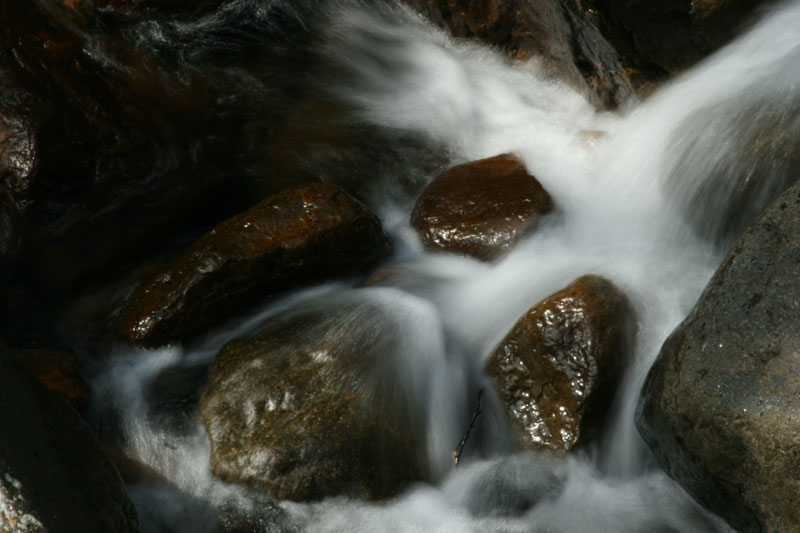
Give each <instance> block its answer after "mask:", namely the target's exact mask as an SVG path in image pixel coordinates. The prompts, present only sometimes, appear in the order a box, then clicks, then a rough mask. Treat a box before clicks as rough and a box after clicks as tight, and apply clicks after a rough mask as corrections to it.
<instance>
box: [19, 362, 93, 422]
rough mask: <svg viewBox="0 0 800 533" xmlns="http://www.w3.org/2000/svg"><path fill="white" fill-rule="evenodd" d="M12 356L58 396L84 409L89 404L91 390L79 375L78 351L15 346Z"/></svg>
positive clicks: (78, 408) (78, 409) (75, 407)
mask: <svg viewBox="0 0 800 533" xmlns="http://www.w3.org/2000/svg"><path fill="white" fill-rule="evenodd" d="M11 356H12V357H13V358H14V359H15V360H16V361H17V363H18V364H19V365H20V366H22V367H23V368H24V369H25V370H27V371H28V372H29V373H30V374H31V375H32V376H33V377H35V378H36V380H37V381H38V382H39V383H41V384H42V385H44V387H45V388H46V389H48V390H50V391H51V392H53V393H54V394H55V395H56V396H57V397H58V398H60V399H61V400H62V401H64V402H65V403H67V404H69V405H71V406H72V407H73V408H74V409H76V410H77V411H81V410H82V409H83V408H84V407H86V405H87V404H88V403H89V397H90V396H91V394H92V390H91V388H90V387H89V384H88V383H87V382H86V380H84V379H83V378H82V377H81V375H80V365H79V364H78V359H77V358H76V357H75V354H73V353H72V352H70V351H69V350H64V349H48V348H21V349H13V350H12V351H11Z"/></svg>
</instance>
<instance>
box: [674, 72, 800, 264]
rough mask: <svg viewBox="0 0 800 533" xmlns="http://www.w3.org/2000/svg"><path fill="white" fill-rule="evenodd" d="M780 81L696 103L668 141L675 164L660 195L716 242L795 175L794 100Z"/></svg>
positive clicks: (797, 111)
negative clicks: (702, 106)
mask: <svg viewBox="0 0 800 533" xmlns="http://www.w3.org/2000/svg"><path fill="white" fill-rule="evenodd" d="M784 87H786V82H785V81H783V82H782V83H774V84H772V85H771V86H770V87H766V88H763V89H761V90H760V91H759V92H758V93H756V94H755V95H753V94H745V95H742V98H737V99H732V100H731V101H729V102H721V103H717V104H714V105H710V106H708V107H707V108H705V109H701V110H699V111H698V112H696V113H694V114H693V116H692V117H691V118H690V119H689V120H686V121H685V122H684V123H683V124H681V125H680V126H678V127H677V128H676V130H675V132H674V134H673V136H672V139H671V140H670V151H671V152H673V153H675V154H676V156H674V157H675V159H676V163H675V166H674V167H673V168H671V169H669V173H668V175H667V180H666V181H665V182H664V194H665V196H666V197H668V198H672V201H673V202H675V203H676V205H677V206H678V207H679V208H680V209H681V211H682V212H683V213H684V216H685V217H686V219H687V220H688V221H689V222H690V224H691V227H692V228H693V229H694V231H695V232H696V233H697V234H698V235H700V236H701V237H703V238H705V239H708V240H710V241H712V242H714V243H715V244H716V245H718V246H719V247H720V248H723V249H727V248H728V247H729V246H730V245H732V244H733V242H734V241H735V240H736V239H737V238H738V237H739V235H741V234H742V232H744V230H745V229H747V227H748V226H750V224H752V223H753V222H754V221H755V220H756V219H757V218H758V216H759V215H760V214H761V213H762V212H763V211H764V209H765V208H766V207H767V206H768V205H769V204H770V203H771V202H772V201H773V200H774V199H775V198H777V197H778V196H779V195H780V194H781V193H782V192H783V191H785V190H786V189H787V188H788V187H789V186H790V185H792V184H793V183H794V182H795V181H797V179H798V177H800V121H798V120H797V117H798V116H800V102H798V101H797V99H796V98H795V97H794V96H793V95H792V94H791V93H789V92H788V91H786V90H785V89H783V88H784ZM721 136H724V138H725V143H724V144H723V145H722V146H720V143H719V138H720V137H721Z"/></svg>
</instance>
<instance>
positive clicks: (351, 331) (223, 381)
mask: <svg viewBox="0 0 800 533" xmlns="http://www.w3.org/2000/svg"><path fill="white" fill-rule="evenodd" d="M376 291H383V293H380V292H376ZM386 291H388V289H371V290H367V289H361V290H359V291H355V293H354V295H353V296H350V297H345V298H341V297H340V298H335V299H333V300H328V301H327V304H323V303H321V302H314V303H313V305H308V306H301V307H300V308H299V309H295V310H292V311H291V312H289V313H288V314H284V315H281V316H278V317H275V318H273V319H271V320H269V321H268V322H267V323H266V324H265V325H264V326H263V327H262V328H261V329H260V330H258V331H257V332H255V333H254V334H252V335H251V336H248V337H243V338H239V339H236V340H234V341H231V342H230V343H228V344H226V345H225V346H224V347H223V348H222V350H221V351H220V353H219V354H218V355H217V358H216V360H215V361H214V364H213V366H212V368H211V372H210V374H209V380H208V386H207V388H206V390H205V392H204V393H203V396H202V398H201V400H200V420H201V422H202V423H203V424H204V425H205V427H206V430H207V432H208V436H209V439H210V441H211V464H212V468H213V472H214V474H215V475H217V476H219V477H220V478H222V479H223V480H225V481H228V482H231V483H238V484H241V485H245V486H247V487H251V488H255V489H259V490H261V491H263V492H265V493H266V494H267V495H270V496H274V497H277V498H281V499H291V500H311V499H318V498H322V497H325V496H332V495H337V494H345V495H349V496H354V497H361V498H369V499H376V498H384V497H388V496H392V495H394V494H396V493H397V492H399V491H400V490H401V489H403V488H404V487H406V486H407V485H408V484H409V483H411V482H414V481H417V480H422V479H425V478H426V477H427V475H428V462H427V460H426V452H425V449H426V439H425V427H426V425H425V424H426V422H425V420H424V417H423V416H422V413H421V412H420V404H422V400H421V399H420V398H418V397H416V396H415V397H411V396H410V394H409V391H408V389H407V387H412V388H413V390H415V391H416V392H415V393H414V394H416V395H424V394H425V388H424V387H423V388H419V387H415V386H413V385H410V384H409V383H404V381H403V378H402V374H403V370H402V368H403V365H404V361H400V359H407V358H408V357H409V356H410V355H411V354H409V353H408V352H409V350H411V348H409V345H408V342H409V339H408V337H407V336H406V335H405V334H404V332H403V328H400V327H398V323H397V318H396V314H395V313H397V312H400V313H401V314H402V313H403V312H404V310H403V309H402V308H400V310H399V311H398V309H395V306H394V305H388V304H394V302H395V301H396V300H397V295H398V293H397V292H396V291H390V292H386ZM380 294H386V295H387V296H386V297H385V298H383V301H382V300H381V299H374V298H373V297H371V296H370V295H380ZM387 302H388V304H387ZM320 307H323V309H322V310H320ZM405 364H407V363H405ZM426 374H427V373H426V372H425V371H423V372H421V374H420V375H417V376H415V378H419V379H423V380H424V379H427V378H426V377H425V376H426Z"/></svg>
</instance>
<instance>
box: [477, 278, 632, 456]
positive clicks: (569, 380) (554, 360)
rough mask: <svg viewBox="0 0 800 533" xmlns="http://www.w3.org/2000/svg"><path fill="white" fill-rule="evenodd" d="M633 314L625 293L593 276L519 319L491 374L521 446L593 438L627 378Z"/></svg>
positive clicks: (566, 445) (564, 446) (567, 445)
mask: <svg viewBox="0 0 800 533" xmlns="http://www.w3.org/2000/svg"><path fill="white" fill-rule="evenodd" d="M632 319H633V316H632V309H631V306H630V303H629V301H628V299H627V297H626V296H625V295H624V294H623V293H622V292H621V291H620V290H619V289H618V288H617V287H616V286H615V285H614V284H613V283H611V282H610V281H608V280H606V279H604V278H601V277H599V276H591V275H590V276H582V277H580V278H578V279H576V280H575V281H574V282H572V283H571V284H570V285H569V286H567V287H566V288H564V289H562V290H561V291H558V292H556V293H554V294H552V295H550V296H548V297H547V298H545V299H544V300H542V301H541V302H539V303H538V304H536V305H535V306H533V307H532V308H531V309H530V310H528V311H527V312H526V313H525V314H524V315H523V316H522V317H521V318H520V319H519V321H518V322H517V323H516V324H515V325H514V327H513V328H512V329H511V331H510V332H509V333H508V335H506V337H505V338H504V339H503V340H502V341H501V342H500V344H499V345H498V346H497V348H496V349H495V351H494V353H493V354H492V356H491V357H490V359H489V362H488V364H487V367H486V374H487V375H488V377H489V380H490V382H491V384H492V385H493V387H494V390H495V391H496V392H497V394H498V396H499V398H500V400H501V403H502V404H503V406H504V408H505V413H506V415H507V416H508V420H509V422H510V424H511V426H512V430H513V431H514V433H515V436H516V439H517V442H518V443H519V444H520V445H521V446H522V447H524V448H528V449H532V450H541V449H549V450H553V451H557V452H564V451H568V450H570V449H572V448H573V447H575V446H576V445H579V444H582V443H585V442H587V441H588V440H589V439H590V438H591V436H592V434H593V433H594V432H596V430H597V429H598V425H599V422H600V421H602V420H603V418H604V417H605V415H606V413H607V411H608V408H609V406H610V403H611V401H612V399H613V397H614V395H615V393H616V390H617V385H618V384H619V381H620V379H621V377H622V373H623V371H624V367H625V359H626V352H627V350H628V348H629V346H628V345H629V342H630V333H631V328H632Z"/></svg>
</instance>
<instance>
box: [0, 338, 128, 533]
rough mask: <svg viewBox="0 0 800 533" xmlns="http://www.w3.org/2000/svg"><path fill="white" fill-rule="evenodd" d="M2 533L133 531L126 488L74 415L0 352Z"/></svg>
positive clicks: (87, 431)
mask: <svg viewBox="0 0 800 533" xmlns="http://www.w3.org/2000/svg"><path fill="white" fill-rule="evenodd" d="M0 435H2V438H0V532H2V533H20V532H37V533H40V532H53V533H56V532H61V531H109V532H112V531H113V532H135V531H138V521H137V518H136V510H135V508H134V506H133V503H131V501H130V499H129V498H128V494H127V492H126V490H125V485H124V484H123V482H122V479H120V476H119V474H118V473H117V471H116V470H115V469H114V467H113V466H112V464H111V463H110V462H109V460H108V459H107V458H106V457H105V456H104V455H103V453H102V452H101V451H100V448H99V447H98V444H97V442H96V440H95V439H94V437H93V435H92V434H91V432H90V430H89V428H88V427H87V426H86V424H85V423H84V422H83V421H82V420H81V419H80V417H79V416H78V414H77V413H76V412H75V411H74V410H73V409H71V408H70V407H68V406H67V405H66V404H64V403H63V402H60V401H58V400H57V399H55V398H54V397H53V395H52V394H51V393H50V392H48V391H46V390H45V389H44V388H42V386H41V385H39V384H38V383H37V382H36V381H35V380H34V379H33V378H32V377H30V376H28V375H27V374H26V373H25V372H24V371H20V370H19V369H18V368H17V367H16V366H15V364H14V363H13V362H12V360H11V357H10V355H9V353H8V351H7V350H6V348H5V347H4V346H2V345H0Z"/></svg>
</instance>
